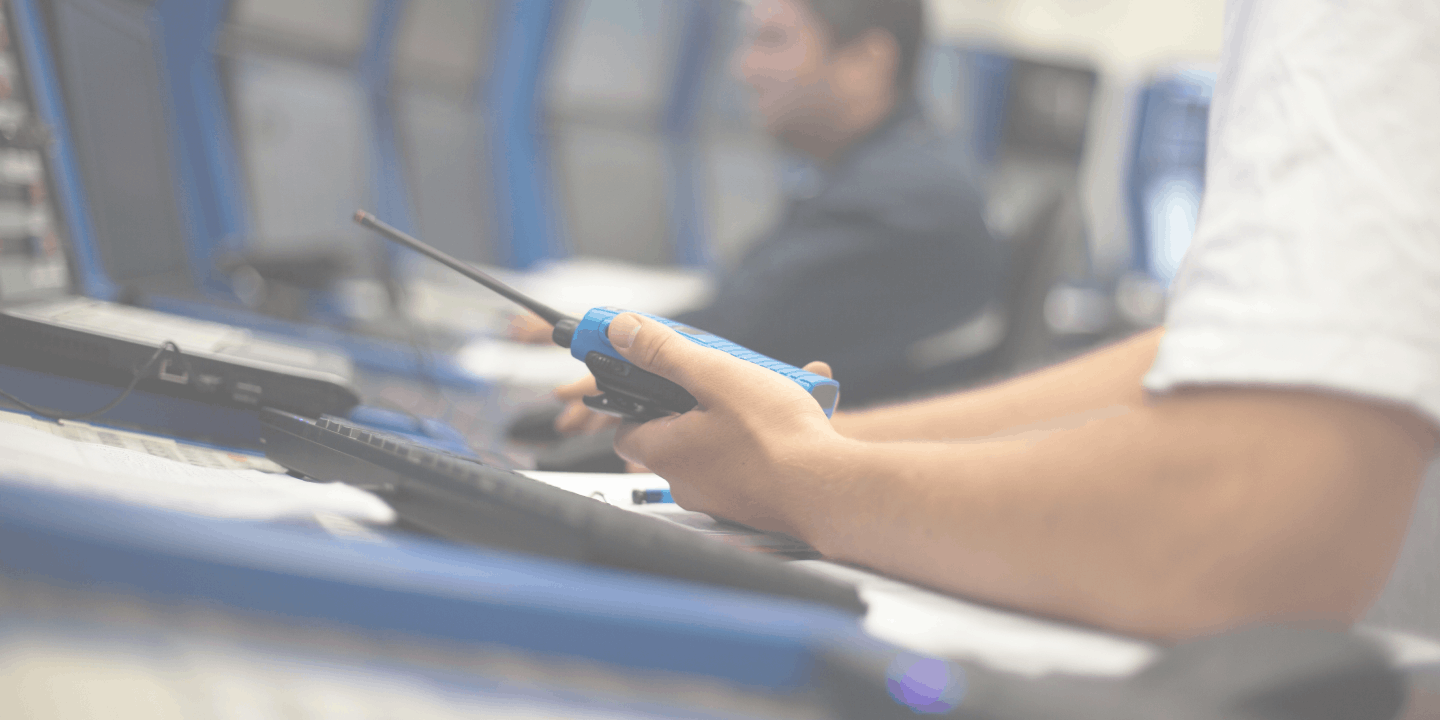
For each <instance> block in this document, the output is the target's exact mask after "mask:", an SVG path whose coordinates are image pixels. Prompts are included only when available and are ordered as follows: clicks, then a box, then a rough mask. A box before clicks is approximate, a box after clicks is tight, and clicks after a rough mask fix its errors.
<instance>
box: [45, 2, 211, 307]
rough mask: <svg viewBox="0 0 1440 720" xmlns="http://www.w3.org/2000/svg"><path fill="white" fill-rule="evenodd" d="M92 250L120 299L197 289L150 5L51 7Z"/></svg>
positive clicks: (62, 4)
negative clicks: (156, 291) (173, 161)
mask: <svg viewBox="0 0 1440 720" xmlns="http://www.w3.org/2000/svg"><path fill="white" fill-rule="evenodd" d="M49 11H50V13H51V17H50V20H51V28H52V31H53V33H54V35H55V38H54V49H55V53H56V56H57V64H58V66H59V73H60V80H61V85H62V87H63V89H64V95H65V101H66V104H67V107H68V109H69V124H70V131H71V133H72V135H73V138H72V139H73V141H74V147H75V154H76V157H77V159H78V163H79V166H80V167H79V169H80V174H81V176H82V178H83V180H84V184H85V189H86V192H87V194H88V199H89V206H90V207H89V211H90V215H91V218H90V219H91V221H92V226H93V229H94V238H95V244H96V250H97V251H98V254H99V256H100V259H101V262H102V263H103V265H104V268H105V270H106V271H107V273H108V274H109V276H110V279H111V280H112V281H113V282H114V283H115V284H116V285H118V286H119V287H120V288H121V289H122V291H130V292H145V291H147V290H153V289H157V288H171V287H176V286H193V281H192V280H191V276H190V268H189V255H188V246H187V241H186V237H185V232H184V228H183V227H182V226H181V224H180V215H179V211H178V208H177V205H176V198H175V183H174V176H173V168H172V166H171V153H170V145H169V135H168V123H167V118H166V114H165V102H164V97H163V95H162V92H161V81H160V75H159V73H160V70H159V66H158V64H157V62H156V57H155V49H154V45H153V41H152V37H151V26H150V24H149V16H148V11H149V8H148V6H147V5H145V4H142V3H136V2H133V1H130V0H55V2H52V3H49Z"/></svg>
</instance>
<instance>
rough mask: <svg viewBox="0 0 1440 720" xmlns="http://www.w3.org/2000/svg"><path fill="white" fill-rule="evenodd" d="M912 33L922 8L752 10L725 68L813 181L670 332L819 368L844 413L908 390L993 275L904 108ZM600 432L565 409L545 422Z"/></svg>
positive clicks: (953, 183)
mask: <svg viewBox="0 0 1440 720" xmlns="http://www.w3.org/2000/svg"><path fill="white" fill-rule="evenodd" d="M925 35H926V30H925V14H924V2H923V1H922V0H760V2H757V3H755V5H754V6H753V8H752V17H751V22H750V39H749V43H748V45H747V46H746V47H745V48H744V49H743V51H742V54H741V56H740V57H739V69H740V72H741V73H742V74H743V76H744V79H745V80H746V82H747V83H749V85H750V86H751V87H752V88H753V90H754V93H755V99H756V104H757V106H758V109H759V111H760V113H761V115H762V116H763V118H764V121H765V125H766V129H767V130H768V131H769V133H770V134H772V135H773V136H774V137H775V138H776V139H777V140H778V141H779V142H780V143H781V144H782V145H784V146H785V147H786V148H788V149H790V150H792V151H794V152H796V153H797V154H799V155H800V156H802V157H803V158H805V159H806V160H808V161H809V162H810V163H811V164H812V165H813V167H814V172H813V173H809V180H810V182H804V183H798V185H800V187H796V188H792V189H791V191H790V192H788V193H787V194H788V195H789V197H788V198H787V203H786V206H785V208H784V211H783V214H782V216H781V218H780V220H779V222H778V224H776V225H775V226H774V227H773V228H771V229H770V230H769V231H768V232H766V233H764V234H763V235H762V236H761V237H760V238H759V239H758V240H757V241H756V242H755V243H754V244H753V245H752V246H751V247H750V249H749V250H748V251H747V253H746V254H745V256H744V257H743V259H742V260H741V261H740V263H739V265H738V266H737V267H736V268H735V269H734V270H732V271H730V272H728V273H726V274H724V275H723V276H722V277H720V278H719V281H718V284H717V289H716V292H715V295H714V296H713V298H712V299H711V301H710V302H709V304H708V305H706V306H705V307H702V308H700V309H697V310H694V311H692V312H688V313H685V314H682V315H680V316H677V317H675V318H674V319H675V320H677V321H679V322H682V323H686V324H689V325H692V326H695V327H698V328H702V329H704V330H707V331H710V332H713V333H715V334H717V335H719V336H721V337H724V338H727V339H729V340H733V341H735V342H737V343H739V344H741V345H744V346H746V347H748V348H750V349H752V350H755V351H756V352H759V353H762V354H764V355H769V356H771V357H773V358H776V359H778V360H782V361H785V362H789V363H792V364H800V363H803V362H805V361H808V360H810V359H813V358H816V357H824V358H827V359H828V360H829V361H830V364H831V366H832V367H833V368H834V372H835V373H836V375H837V377H839V379H840V380H841V382H842V384H843V385H844V388H845V390H844V393H843V395H842V397H841V402H842V403H845V404H846V405H847V406H854V405H856V404H857V403H868V402H872V401H874V400H878V399H884V398H895V397H898V396H902V395H904V394H907V393H913V392H915V391H916V390H918V389H920V388H919V387H918V386H917V385H918V383H919V380H918V375H917V373H916V372H914V370H913V369H912V368H911V367H910V366H909V363H908V360H907V351H908V349H909V348H910V347H911V346H912V345H914V344H915V343H916V342H918V341H921V340H923V339H925V338H928V337H931V336H934V335H938V334H940V333H943V332H945V331H947V330H951V329H953V328H956V327H959V326H962V325H964V324H965V323H966V322H968V321H971V320H973V319H974V318H976V317H978V316H979V314H980V313H981V312H982V310H983V309H984V308H985V306H986V305H987V303H988V302H989V301H990V299H991V297H992V296H993V294H994V293H995V292H996V290H997V289H998V288H997V285H998V281H999V279H1000V277H1001V276H1002V274H1003V271H1004V268H1003V257H1002V254H1001V248H1000V247H999V245H998V244H997V243H996V242H995V241H994V240H993V239H992V237H991V235H990V233H989V231H988V230H987V228H986V226H985V222H984V207H983V200H982V198H981V195H980V193H979V192H978V190H977V189H976V187H975V185H974V184H973V182H972V180H971V179H970V177H969V171H968V169H967V168H966V166H965V165H964V164H963V162H961V161H960V160H959V159H958V154H957V153H956V152H954V150H953V148H952V146H951V145H950V143H949V141H947V140H945V139H944V138H942V137H941V136H940V135H939V134H938V133H937V132H936V131H934V130H933V129H932V128H931V127H930V125H929V124H928V123H927V121H926V119H925V118H924V116H923V113H922V112H921V109H920V106H919V103H918V101H917V100H916V99H915V97H914V93H913V90H912V88H913V87H914V86H915V73H916V65H917V62H918V57H919V53H920V49H921V46H922V45H923V43H924V42H925ZM537 322H538V321H537ZM521 334H522V335H526V336H532V335H533V336H534V339H536V340H537V341H541V342H548V341H549V337H550V330H549V328H548V326H544V327H538V328H535V329H534V330H533V332H522V333H521ZM586 390H588V391H589V392H591V393H593V392H594V390H593V389H592V388H588V387H586V386H584V385H581V386H576V387H571V388H568V389H563V390H562V392H561V397H562V399H565V400H569V401H572V402H573V401H576V400H578V398H579V397H580V395H581V394H584V392H585V391H586ZM603 422H604V420H603V419H602V416H599V415H594V414H591V413H589V412H588V410H587V409H586V408H585V407H584V406H583V405H580V404H579V403H578V402H573V404H572V405H571V407H570V408H569V409H568V410H567V411H566V413H565V414H564V415H562V416H561V419H560V422H559V425H560V428H561V429H562V430H563V431H575V430H578V429H581V428H583V427H585V426H586V425H587V423H588V424H592V425H593V426H598V425H599V424H602V423H603Z"/></svg>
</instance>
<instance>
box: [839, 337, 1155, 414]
mask: <svg viewBox="0 0 1440 720" xmlns="http://www.w3.org/2000/svg"><path fill="white" fill-rule="evenodd" d="M1160 336H1161V331H1160V330H1153V331H1150V332H1147V333H1143V334H1141V335H1137V336H1135V337H1133V338H1130V339H1128V340H1125V341H1122V342H1120V343H1117V344H1114V345H1111V346H1108V347H1105V348H1102V349H1100V350H1097V351H1095V352H1091V353H1089V354H1086V355H1083V356H1081V357H1079V358H1076V359H1074V360H1071V361H1069V362H1065V363H1061V364H1059V365H1056V366H1054V367H1050V368H1046V369H1044V370H1040V371H1037V372H1033V373H1029V374H1026V375H1022V376H1020V377H1017V378H1014V379H1011V380H1007V381H1005V382H1001V383H998V384H995V385H991V386H987V387H983V388H979V389H975V390H967V391H963V392H959V393H954V394H951V395H945V396H941V397H936V398H931V399H927V400H920V401H916V402H911V403H905V404H902V405H894V406H890V407H883V408H876V409H874V410H866V411H860V412H855V413H839V414H837V415H836V416H835V419H834V426H835V429H836V430H837V431H838V432H840V434H842V435H845V436H847V437H851V438H855V439H859V440H868V441H875V442H881V441H896V440H957V439H965V438H978V437H986V436H991V435H995V434H997V433H1001V432H1005V431H1014V430H1017V429H1023V428H1027V427H1033V426H1038V425H1041V424H1048V423H1056V422H1059V423H1060V424H1061V425H1065V424H1075V423H1077V422H1084V421H1086V420H1087V419H1091V418H1096V417H1103V416H1106V415H1113V414H1115V413H1116V412H1117V411H1119V410H1123V409H1124V408H1130V407H1138V406H1139V405H1141V404H1142V403H1143V400H1144V391H1143V390H1142V388H1141V385H1140V381H1141V378H1142V377H1143V376H1144V374H1145V372H1146V371H1147V370H1148V369H1149V367H1150V364H1151V363H1152V362H1153V361H1154V359H1155V352H1156V349H1157V348H1158V347H1159V343H1160Z"/></svg>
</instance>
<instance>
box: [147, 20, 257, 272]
mask: <svg viewBox="0 0 1440 720" xmlns="http://www.w3.org/2000/svg"><path fill="white" fill-rule="evenodd" d="M229 4H230V2H229V0H159V1H158V2H157V3H156V4H155V6H154V7H153V8H151V11H150V17H151V26H152V28H153V30H154V32H155V35H156V37H157V38H158V42H157V43H156V54H157V58H156V61H157V62H158V63H159V65H160V72H161V76H162V78H163V79H164V82H165V89H166V95H167V99H168V103H167V111H168V113H169V118H170V125H171V137H172V141H171V143H170V146H171V147H170V150H171V154H172V157H173V164H174V168H175V181H176V182H175V191H176V195H177V199H178V200H179V201H180V202H179V205H180V208H181V215H182V218H181V220H182V222H184V223H185V227H186V230H187V235H188V238H187V240H188V245H189V252H190V269H191V274H192V276H193V277H194V278H195V281H196V284H197V285H198V286H199V287H200V288H201V289H202V290H204V291H206V292H208V293H211V294H214V295H217V296H219V297H222V298H225V299H234V295H233V293H232V292H231V290H230V286H229V284H228V283H227V282H225V280H224V278H222V277H221V276H220V274H219V272H218V271H217V270H216V260H218V259H219V258H220V257H221V256H223V255H225V254H226V253H229V252H235V251H238V250H240V249H241V248H242V247H243V244H244V242H245V238H247V237H248V236H249V234H250V228H249V218H248V215H247V213H246V207H248V203H247V201H246V197H245V183H244V182H243V181H242V180H241V172H240V160H239V153H238V152H237V151H236V148H235V144H234V133H233V132H232V130H231V127H230V118H229V117H228V116H227V115H226V114H225V112H224V109H225V107H226V103H225V96H224V92H223V91H222V90H221V84H220V71H219V68H218V67H217V66H216V60H215V49H216V44H217V43H218V42H219V37H220V32H221V29H222V28H223V27H224V24H225V19H226V16H227V13H228V10H229Z"/></svg>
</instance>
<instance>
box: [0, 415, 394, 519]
mask: <svg viewBox="0 0 1440 720" xmlns="http://www.w3.org/2000/svg"><path fill="white" fill-rule="evenodd" d="M177 452H178V451H177ZM0 481H3V482H11V483H26V484H30V485H36V486H41V487H46V488H50V489H54V490H60V491H65V492H72V493H76V494H81V495H88V496H92V497H104V498H110V499H114V500H119V501H123V502H130V503H136V504H142V505H150V506H154V507H162V508H167V509H171V510H181V511H185V512H192V513H197V514H201V515H209V516H212V517H223V518H235V519H247V520H277V519H289V518H303V519H309V518H312V517H313V516H314V515H315V514H317V513H328V514H330V515H336V516H340V517H347V518H351V519H353V520H357V521H362V522H370V523H389V522H392V521H393V520H394V517H395V513H394V511H393V510H391V509H390V507H389V506H388V505H386V504H385V503H384V502H383V501H381V500H380V499H379V498H377V497H375V496H374V495H371V494H370V493H367V492H365V491H363V490H359V489H356V488H353V487H350V486H348V485H342V484H338V483H336V484H325V485H322V484H317V483H309V482H305V481H303V480H297V479H295V478H292V477H290V476H288V475H276V474H273V473H264V472H259V471H257V470H252V469H228V468H215V467H203V466H200V465H195V464H190V463H187V462H182V461H180V460H176V459H168V458H166V457H163V456H159V455H156V454H152V453H150V452H146V451H137V450H133V449H128V448H125V447H114V446H112V445H107V444H102V443H86V442H77V441H75V440H71V439H69V438H67V437H64V436H62V435H60V434H55V433H52V432H46V431H44V430H39V429H36V428H34V427H26V426H25V425H24V424H22V423H15V422H9V423H6V424H3V425H0Z"/></svg>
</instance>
